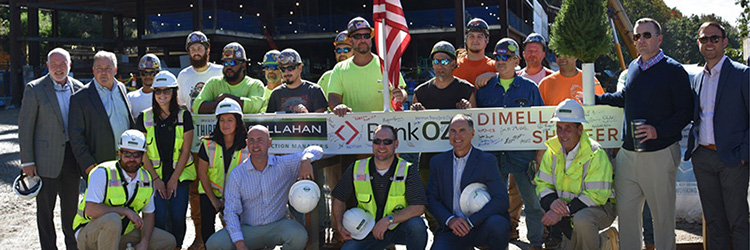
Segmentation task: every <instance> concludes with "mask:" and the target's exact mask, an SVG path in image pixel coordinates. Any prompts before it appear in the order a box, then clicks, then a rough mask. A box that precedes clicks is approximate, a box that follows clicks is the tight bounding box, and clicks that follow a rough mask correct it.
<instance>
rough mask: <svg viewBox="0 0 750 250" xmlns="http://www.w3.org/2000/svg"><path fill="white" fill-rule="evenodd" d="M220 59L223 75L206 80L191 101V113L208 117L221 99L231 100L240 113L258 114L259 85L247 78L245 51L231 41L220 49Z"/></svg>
mask: <svg viewBox="0 0 750 250" xmlns="http://www.w3.org/2000/svg"><path fill="white" fill-rule="evenodd" d="M221 60H222V61H223V64H224V69H222V73H223V76H222V77H213V78H211V79H209V80H208V82H207V83H206V86H204V87H203V90H201V93H200V94H198V97H197V98H195V101H194V102H193V111H194V112H195V111H196V110H197V113H199V114H212V113H214V110H215V109H216V105H217V104H218V103H219V102H221V100H224V98H231V99H234V100H235V101H236V102H237V103H239V104H240V107H242V112H243V113H246V114H253V113H259V112H260V111H261V110H262V108H263V93H264V90H263V83H262V82H261V81H260V80H258V79H255V78H251V77H249V76H247V74H246V71H247V56H246V54H245V48H244V47H242V45H240V44H239V43H237V42H231V43H229V44H227V45H226V46H224V50H223V52H222V53H221Z"/></svg>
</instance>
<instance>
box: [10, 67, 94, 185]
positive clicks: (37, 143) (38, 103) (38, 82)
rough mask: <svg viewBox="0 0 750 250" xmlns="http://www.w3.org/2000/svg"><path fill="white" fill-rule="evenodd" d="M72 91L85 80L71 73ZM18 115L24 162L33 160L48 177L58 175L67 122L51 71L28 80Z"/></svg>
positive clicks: (63, 157)
mask: <svg viewBox="0 0 750 250" xmlns="http://www.w3.org/2000/svg"><path fill="white" fill-rule="evenodd" d="M68 79H69V80H70V84H71V86H72V87H73V91H76V90H78V89H80V88H81V87H83V84H82V83H81V82H79V81H78V80H76V79H73V78H72V77H68ZM20 113H21V114H20V115H19V117H18V141H19V144H20V145H21V163H29V162H34V163H35V164H36V171H37V174H39V175H40V176H42V177H45V178H57V177H58V176H59V175H60V170H61V169H62V163H63V161H64V159H65V142H66V140H67V138H66V136H65V133H67V131H65V124H64V121H63V117H62V112H61V110H60V104H59V102H58V101H57V94H56V93H55V82H54V81H53V80H52V78H51V77H50V76H49V75H46V76H43V77H41V78H37V79H35V80H33V81H31V82H29V83H27V84H26V87H25V89H24V92H23V102H22V103H21V111H20Z"/></svg>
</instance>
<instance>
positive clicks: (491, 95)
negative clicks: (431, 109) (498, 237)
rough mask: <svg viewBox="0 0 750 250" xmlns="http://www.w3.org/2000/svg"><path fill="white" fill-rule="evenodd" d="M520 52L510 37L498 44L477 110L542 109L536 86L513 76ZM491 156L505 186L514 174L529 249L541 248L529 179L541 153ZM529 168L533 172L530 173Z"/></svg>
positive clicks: (539, 213) (540, 231)
mask: <svg viewBox="0 0 750 250" xmlns="http://www.w3.org/2000/svg"><path fill="white" fill-rule="evenodd" d="M519 49H520V47H519V46H518V43H516V41H514V40H513V39H510V38H503V39H500V41H498V42H497V44H496V45H495V50H494V54H493V55H494V57H495V69H496V70H497V74H496V76H495V77H493V78H492V79H490V81H489V82H488V83H487V85H486V86H484V87H480V88H479V89H477V92H476V99H477V107H503V108H511V107H531V106H544V102H543V101H542V97H541V95H540V94H539V88H537V86H536V84H535V83H534V82H533V81H531V80H529V79H528V78H525V77H522V76H519V75H516V73H515V68H516V66H518V63H519V62H520V61H521V58H520V53H519ZM491 153H492V154H494V155H495V156H496V157H497V159H498V163H499V167H500V172H501V173H502V175H503V179H504V180H506V183H507V180H508V176H509V175H510V174H513V175H512V177H513V180H515V182H516V187H518V190H519V192H520V193H521V200H523V204H524V205H525V206H524V209H523V210H524V213H525V214H526V228H527V229H528V239H529V241H531V246H532V249H541V248H542V234H543V233H544V229H543V225H542V216H543V215H544V212H543V211H542V207H541V206H540V205H539V199H537V197H536V193H535V191H534V189H535V186H534V184H532V182H531V178H532V177H530V176H533V174H534V172H535V170H536V163H537V162H539V159H541V158H542V154H543V153H544V151H543V150H540V151H539V152H537V151H533V150H527V151H495V152H491ZM535 159H536V160H535ZM530 168H531V169H532V170H529V169H530Z"/></svg>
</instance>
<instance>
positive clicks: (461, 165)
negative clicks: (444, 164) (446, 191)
mask: <svg viewBox="0 0 750 250" xmlns="http://www.w3.org/2000/svg"><path fill="white" fill-rule="evenodd" d="M469 155H471V150H469V153H467V154H466V155H464V157H457V156H456V153H455V151H454V152H453V216H450V217H448V219H447V220H445V225H446V226H447V225H448V222H449V221H451V219H453V217H456V216H458V217H466V216H465V215H464V212H463V211H461V201H460V200H461V177H462V176H463V174H464V170H465V169H466V161H467V160H468V159H469Z"/></svg>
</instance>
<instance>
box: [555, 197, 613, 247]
mask: <svg viewBox="0 0 750 250" xmlns="http://www.w3.org/2000/svg"><path fill="white" fill-rule="evenodd" d="M615 217H617V212H616V211H615V206H614V205H612V204H611V203H609V202H607V203H606V204H604V205H602V206H598V207H588V208H584V209H581V210H579V211H578V212H576V213H575V214H574V215H573V235H572V239H568V237H563V243H562V249H564V250H574V249H575V250H599V249H603V248H602V247H603V246H605V245H604V243H607V241H608V240H609V238H607V236H606V234H603V235H600V234H599V230H602V229H605V228H608V227H609V226H610V225H612V222H613V221H615Z"/></svg>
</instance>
